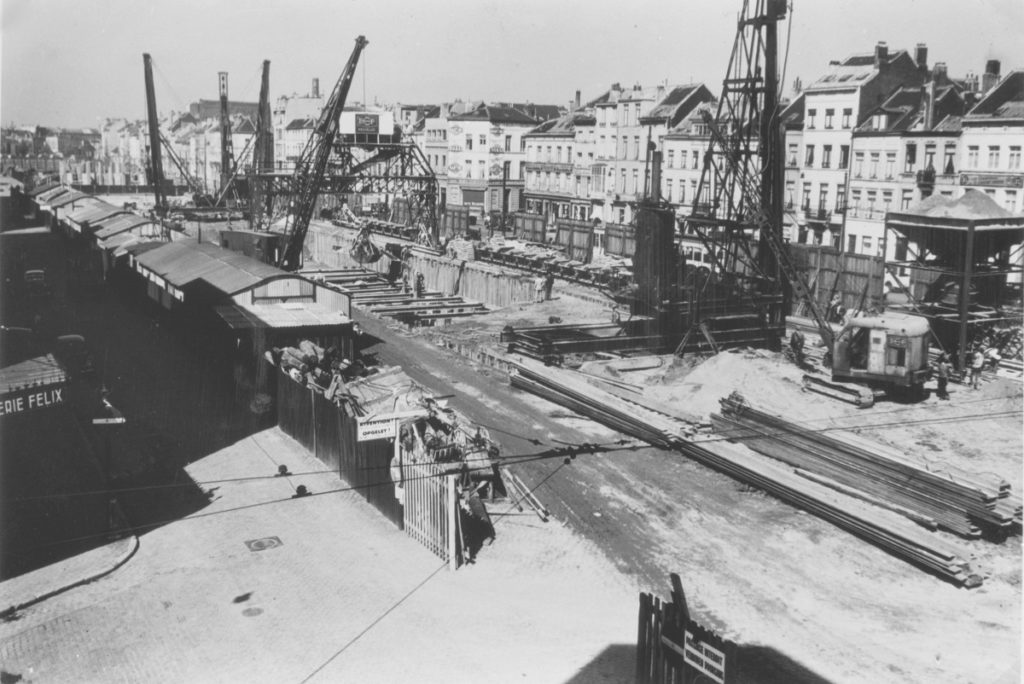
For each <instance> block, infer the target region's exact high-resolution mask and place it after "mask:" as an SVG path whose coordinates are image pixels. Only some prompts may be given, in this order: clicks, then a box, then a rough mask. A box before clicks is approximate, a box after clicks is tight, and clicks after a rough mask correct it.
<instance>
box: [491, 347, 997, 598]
mask: <svg viewBox="0 0 1024 684" xmlns="http://www.w3.org/2000/svg"><path fill="white" fill-rule="evenodd" d="M512 365H513V370H512V372H511V373H510V378H511V382H512V385H513V387H517V388H520V389H523V390H526V391H529V392H531V393H533V394H536V395H538V396H541V397H544V398H546V399H549V400H550V401H552V402H554V403H556V404H559V405H561V406H565V407H566V408H569V409H572V410H573V411H576V412H577V413H579V414H581V415H584V416H587V417H589V418H591V419H593V420H596V421H598V422H601V423H603V424H605V425H607V426H609V427H612V428H614V429H616V430H619V431H620V432H624V433H626V434H629V435H632V436H634V437H638V438H640V439H642V440H644V441H646V442H648V443H650V444H653V445H656V446H660V447H664V448H668V449H673V450H676V451H679V452H681V453H683V454H684V455H686V456H689V457H690V458H693V459H694V460H696V461H698V462H700V463H703V464H704V465H707V466H710V467H712V468H714V469H716V470H718V471H720V472H723V473H725V474H727V475H730V476H732V477H734V478H735V479H737V480H740V481H741V482H745V483H748V484H751V485H753V486H755V487H757V488H759V489H761V490H764V491H765V492H768V493H769V494H772V495H773V496H775V497H777V498H779V499H781V500H783V501H786V502H788V503H790V504H793V505H795V506H797V507H799V508H802V509H804V510H806V511H808V512H810V513H813V514H815V515H817V516H818V517H820V518H822V519H824V520H827V521H829V522H831V523H833V524H835V525H836V526H838V527H840V528H842V529H845V530H847V531H849V532H851V533H853V534H855V535H857V536H859V537H861V538H862V539H864V540H866V541H868V542H870V543H872V544H875V545H877V546H879V547H880V548H882V549H884V550H886V551H887V552H889V553H891V554H893V555H895V556H897V557H899V558H902V559H903V560H905V561H908V562H910V563H912V564H914V565H917V566H918V567H922V568H925V569H926V570H928V571H930V572H932V573H934V574H936V575H938V576H940V577H942V578H943V579H945V580H948V581H950V582H952V583H954V584H957V585H961V586H966V587H975V586H978V585H980V584H981V577H980V576H978V575H977V574H975V573H973V572H972V571H971V568H970V566H969V564H968V562H967V560H966V558H967V556H966V554H965V553H963V552H962V551H961V550H960V549H959V548H957V547H956V546H955V545H953V544H951V543H949V542H947V541H945V540H944V539H942V538H941V537H939V536H937V535H935V534H933V533H930V532H928V531H926V530H924V529H922V528H921V527H919V526H917V525H915V524H914V523H912V522H910V521H908V520H906V519H904V518H903V517H901V516H899V515H896V514H894V513H893V512H891V511H886V510H883V509H880V508H878V507H876V506H872V505H869V504H867V503H864V502H862V501H857V500H856V499H853V498H851V497H849V496H846V495H844V494H841V493H838V492H836V491H835V490H834V489H831V488H829V487H826V486H825V485H823V484H820V483H818V482H813V481H811V480H809V479H807V478H805V477H802V476H800V475H799V474H798V473H796V472H794V470H793V469H792V468H789V467H786V466H782V465H776V464H775V463H773V462H771V460H770V459H766V458H764V457H763V456H761V455H759V454H757V453H755V452H753V451H752V450H750V449H747V448H745V447H743V446H741V445H736V444H731V443H729V442H727V441H723V440H722V439H721V438H720V437H719V436H717V435H713V434H711V435H708V434H698V433H697V430H696V426H694V425H693V424H692V423H689V422H687V421H685V420H681V419H679V418H676V417H674V416H671V415H668V414H666V413H664V412H663V411H659V410H655V409H654V408H651V407H645V406H641V405H639V404H637V403H634V402H631V401H629V400H628V399H626V398H625V397H624V396H616V395H615V394H612V393H610V392H607V391H605V390H603V389H601V388H599V387H597V386H595V385H594V384H591V383H589V382H587V381H586V379H585V378H584V377H583V376H582V375H581V374H579V373H576V372H573V371H567V370H564V369H561V368H554V367H550V366H545V365H543V364H542V363H539V362H537V361H533V360H531V359H522V360H517V361H515V362H513V364H512Z"/></svg>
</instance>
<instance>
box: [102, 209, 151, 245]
mask: <svg viewBox="0 0 1024 684" xmlns="http://www.w3.org/2000/svg"><path fill="white" fill-rule="evenodd" d="M147 223H153V221H152V220H150V219H147V218H142V217H141V216H136V215H135V214H115V215H114V216H110V217H107V218H105V219H100V220H97V221H90V222H89V226H90V228H92V231H93V233H94V234H95V235H96V237H97V238H98V239H100V240H105V239H106V238H108V237H113V236H114V235H117V234H118V233H124V232H127V231H129V230H131V229H132V228H138V227H139V226H142V225H145V224H147Z"/></svg>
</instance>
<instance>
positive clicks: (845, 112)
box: [843, 109, 853, 128]
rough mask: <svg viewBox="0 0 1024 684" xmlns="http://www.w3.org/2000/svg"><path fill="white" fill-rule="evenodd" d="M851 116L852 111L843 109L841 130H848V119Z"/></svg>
mask: <svg viewBox="0 0 1024 684" xmlns="http://www.w3.org/2000/svg"><path fill="white" fill-rule="evenodd" d="M851 116H853V110H852V109H844V110H843V128H849V127H850V117H851Z"/></svg>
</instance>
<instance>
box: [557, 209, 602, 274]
mask: <svg viewBox="0 0 1024 684" xmlns="http://www.w3.org/2000/svg"><path fill="white" fill-rule="evenodd" d="M555 244H557V245H558V246H559V247H561V248H563V249H564V250H565V256H567V257H568V258H570V259H572V260H573V261H579V262H581V263H584V264H589V263H590V262H591V260H592V259H593V257H594V224H592V223H590V222H589V221H574V220H571V219H559V221H558V224H557V232H556V233H555Z"/></svg>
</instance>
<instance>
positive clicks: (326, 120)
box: [277, 36, 367, 271]
mask: <svg viewBox="0 0 1024 684" xmlns="http://www.w3.org/2000/svg"><path fill="white" fill-rule="evenodd" d="M366 45H367V40H366V38H365V37H364V36H359V37H358V38H356V46H355V48H354V49H353V50H352V55H351V56H350V57H349V60H348V63H347V64H346V65H345V69H344V70H343V71H342V72H341V76H340V77H339V78H338V82H337V83H336V84H335V86H334V90H333V91H332V92H331V96H330V98H329V99H328V101H327V104H326V105H324V108H323V110H322V111H321V112H320V118H319V120H318V121H317V123H316V126H314V128H313V131H312V133H311V134H310V137H309V142H307V143H306V147H305V149H303V151H302V155H301V156H300V157H299V161H298V162H297V163H296V165H295V173H294V175H293V177H292V188H291V189H292V207H291V211H290V212H289V213H288V216H287V217H286V219H285V231H284V232H285V237H284V248H283V249H282V250H281V255H280V258H279V259H278V263H277V266H278V267H279V268H282V269H284V270H286V271H294V270H296V269H298V268H299V266H300V265H301V262H302V245H303V243H304V242H305V240H306V233H307V232H308V231H309V222H310V220H311V219H312V218H313V210H314V207H315V205H316V199H317V196H318V195H319V193H320V187H321V185H322V183H323V178H324V173H325V171H326V170H327V162H328V160H329V158H330V156H331V151H332V148H333V146H334V140H335V138H336V137H337V135H338V125H339V118H340V116H341V110H342V109H343V108H344V106H345V100H346V99H347V98H348V91H349V88H350V87H351V85H352V78H353V76H354V75H355V71H356V64H357V63H358V62H359V56H360V54H361V53H362V51H363V48H365V47H366Z"/></svg>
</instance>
